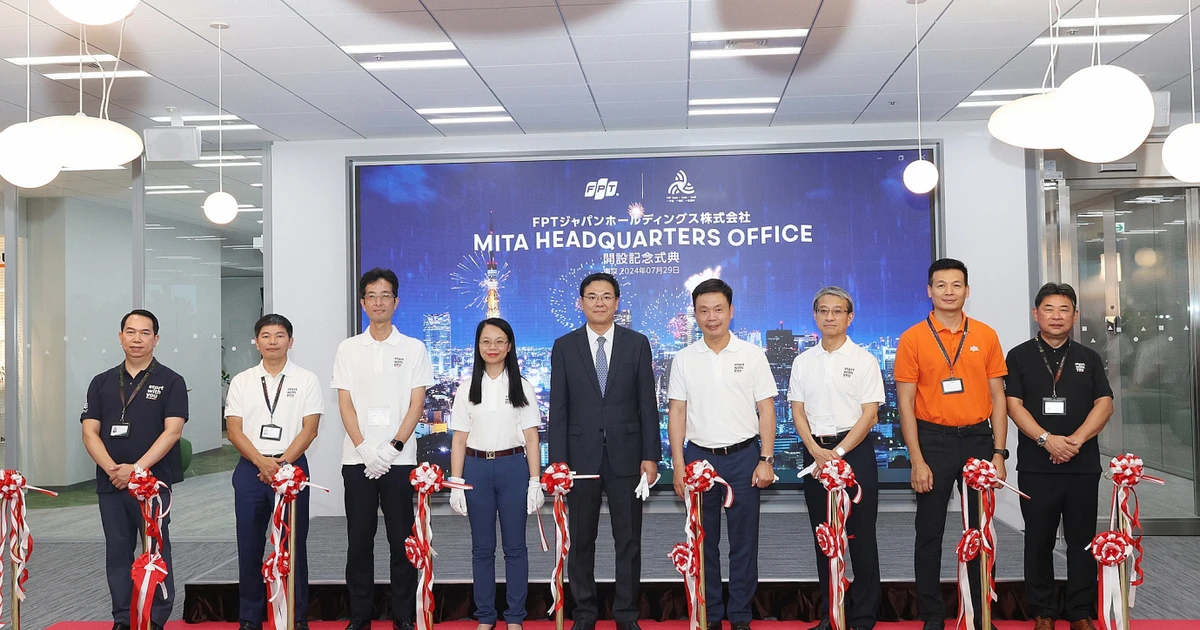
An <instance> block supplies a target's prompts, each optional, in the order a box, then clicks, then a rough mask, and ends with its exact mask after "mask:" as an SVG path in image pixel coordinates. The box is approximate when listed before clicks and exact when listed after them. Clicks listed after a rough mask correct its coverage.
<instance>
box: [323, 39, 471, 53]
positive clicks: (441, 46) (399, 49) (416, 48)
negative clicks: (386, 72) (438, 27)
mask: <svg viewBox="0 0 1200 630" xmlns="http://www.w3.org/2000/svg"><path fill="white" fill-rule="evenodd" d="M339 48H341V49H342V52H345V53H346V54H349V55H386V54H389V53H407V52H445V51H450V50H458V48H456V47H455V46H454V43H453V42H428V43H424V44H359V45H353V46H339Z"/></svg>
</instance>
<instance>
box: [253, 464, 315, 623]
mask: <svg viewBox="0 0 1200 630" xmlns="http://www.w3.org/2000/svg"><path fill="white" fill-rule="evenodd" d="M271 487H272V488H273V489H274V490H275V509H274V510H273V512H272V514H271V529H270V531H269V533H268V540H269V542H270V543H271V548H272V549H273V551H271V555H269V556H267V560H266V562H264V563H263V567H262V575H263V581H264V582H266V584H267V602H268V603H269V604H270V605H269V606H268V607H267V627H268V628H274V629H275V630H284V629H285V628H287V609H288V601H287V597H288V595H287V576H288V574H290V573H291V572H292V550H291V548H290V547H289V546H288V545H289V543H288V540H290V535H291V526H290V525H289V523H288V512H287V511H288V510H290V509H293V508H294V507H295V506H294V505H293V504H294V503H295V501H296V497H297V496H299V495H300V491H301V490H303V489H305V488H319V489H321V490H324V491H325V492H329V488H325V487H322V486H318V485H316V484H314V483H310V482H309V481H308V476H307V475H305V474H304V470H303V469H301V468H299V467H297V466H293V465H291V464H285V465H283V466H280V467H279V469H278V470H276V471H275V477H274V478H273V479H272V480H271ZM301 614H303V611H301Z"/></svg>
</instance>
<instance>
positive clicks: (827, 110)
mask: <svg viewBox="0 0 1200 630" xmlns="http://www.w3.org/2000/svg"><path fill="white" fill-rule="evenodd" d="M872 98H873V96H871V95H866V94H855V95H846V96H802V97H792V98H785V99H783V100H781V101H779V105H778V106H777V107H776V110H775V112H776V114H778V115H790V114H832V113H837V112H860V111H862V110H863V108H864V107H866V106H867V105H868V104H869V103H870V102H871V99H872Z"/></svg>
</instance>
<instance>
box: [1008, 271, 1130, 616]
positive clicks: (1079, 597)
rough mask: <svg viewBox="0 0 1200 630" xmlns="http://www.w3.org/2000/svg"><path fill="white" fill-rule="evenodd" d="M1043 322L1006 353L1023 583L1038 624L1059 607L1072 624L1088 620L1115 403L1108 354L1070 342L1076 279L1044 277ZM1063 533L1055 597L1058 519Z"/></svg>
mask: <svg viewBox="0 0 1200 630" xmlns="http://www.w3.org/2000/svg"><path fill="white" fill-rule="evenodd" d="M1033 318H1034V320H1035V321H1037V324H1038V328H1039V329H1040V330H1039V332H1038V335H1037V336H1036V337H1034V338H1033V339H1031V340H1029V341H1026V342H1025V343H1023V344H1021V345H1019V346H1017V347H1015V348H1013V349H1012V350H1011V351H1009V353H1008V376H1007V377H1006V379H1005V389H1006V396H1007V397H1008V415H1009V417H1011V418H1012V419H1013V422H1015V423H1016V425H1017V428H1018V429H1020V431H1021V432H1020V434H1019V435H1018V438H1017V442H1018V444H1017V473H1018V476H1017V479H1018V485H1019V486H1020V488H1021V491H1023V492H1024V493H1025V494H1028V495H1029V497H1030V498H1029V500H1027V501H1022V502H1021V513H1022V515H1023V516H1024V517H1025V588H1026V590H1027V597H1028V600H1029V607H1030V609H1031V610H1032V612H1033V615H1034V618H1035V624H1034V629H1035V630H1052V629H1053V628H1054V620H1055V619H1057V618H1058V617H1060V616H1065V617H1066V619H1067V621H1069V622H1071V629H1072V630H1093V628H1094V626H1093V625H1092V622H1091V616H1092V610H1094V608H1095V606H1096V562H1095V560H1093V559H1092V555H1091V553H1090V552H1089V551H1088V550H1087V549H1086V547H1087V545H1088V543H1090V542H1091V541H1092V538H1093V537H1094V536H1095V535H1096V511H1097V507H1098V505H1097V503H1098V499H1097V490H1098V488H1099V483H1100V447H1099V445H1098V443H1097V441H1096V435H1098V434H1099V433H1100V430H1101V429H1103V428H1104V425H1105V424H1106V423H1107V422H1108V419H1109V417H1111V416H1112V413H1113V402H1112V396H1113V393H1112V388H1111V387H1109V385H1108V378H1107V376H1105V373H1104V361H1103V360H1102V359H1101V358H1100V355H1099V354H1097V353H1096V352H1095V351H1094V350H1092V349H1091V348H1088V347H1086V346H1084V345H1083V344H1079V343H1072V342H1071V339H1070V335H1071V330H1072V328H1074V326H1075V322H1076V320H1077V319H1078V318H1079V311H1078V310H1077V309H1076V301H1075V289H1073V288H1071V286H1070V285H1067V284H1056V283H1053V282H1051V283H1048V284H1046V285H1044V286H1042V288H1041V289H1040V290H1038V293H1037V297H1036V298H1035V299H1034V309H1033ZM1060 519H1061V520H1062V525H1063V534H1064V536H1065V538H1066V542H1067V589H1066V601H1065V603H1061V602H1057V601H1055V597H1054V562H1053V552H1054V542H1055V537H1056V535H1057V530H1058V524H1059V520H1060Z"/></svg>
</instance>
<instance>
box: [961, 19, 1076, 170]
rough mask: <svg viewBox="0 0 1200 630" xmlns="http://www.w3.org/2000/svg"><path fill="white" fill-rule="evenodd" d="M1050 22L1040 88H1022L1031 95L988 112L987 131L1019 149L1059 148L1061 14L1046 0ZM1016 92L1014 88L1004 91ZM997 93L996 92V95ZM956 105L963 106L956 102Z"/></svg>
mask: <svg viewBox="0 0 1200 630" xmlns="http://www.w3.org/2000/svg"><path fill="white" fill-rule="evenodd" d="M1046 5H1047V11H1048V12H1049V21H1050V39H1051V40H1053V42H1054V43H1053V45H1051V46H1050V62H1049V63H1048V64H1047V66H1046V72H1045V73H1043V74H1042V87H1041V88H1040V89H1038V90H1032V89H1031V90H1028V91H1022V92H1021V93H1025V94H1032V96H1026V97H1024V98H1019V99H1016V100H1014V101H1011V102H1009V103H1006V104H1004V105H1003V106H1001V107H1000V109H997V110H996V111H994V112H992V115H991V117H990V118H988V132H989V133H991V134H992V137H994V138H996V139H997V140H999V141H1001V142H1003V143H1005V144H1009V145H1012V146H1014V147H1020V148H1023V149H1059V148H1062V145H1063V141H1062V127H1061V125H1060V124H1059V119H1060V118H1061V116H1062V114H1061V110H1060V108H1059V100H1058V94H1057V93H1056V92H1055V83H1056V77H1055V76H1054V66H1055V64H1056V62H1057V59H1058V42H1059V41H1061V38H1060V37H1059V27H1058V24H1059V23H1061V21H1062V20H1061V19H1060V18H1061V14H1060V13H1059V9H1058V0H1046ZM1005 91H1006V90H977V91H976V92H975V93H974V94H972V96H982V93H984V92H994V93H996V92H1005ZM1007 92H1017V90H1007ZM997 96H999V94H997ZM959 106H960V107H962V106H967V105H966V104H965V103H960V105H959Z"/></svg>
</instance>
